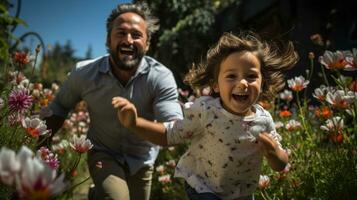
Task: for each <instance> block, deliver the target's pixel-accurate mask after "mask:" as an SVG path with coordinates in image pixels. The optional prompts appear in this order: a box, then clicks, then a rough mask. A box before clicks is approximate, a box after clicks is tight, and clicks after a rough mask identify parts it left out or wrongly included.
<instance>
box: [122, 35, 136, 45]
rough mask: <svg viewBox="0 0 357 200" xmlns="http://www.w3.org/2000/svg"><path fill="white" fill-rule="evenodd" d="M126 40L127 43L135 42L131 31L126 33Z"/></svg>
mask: <svg viewBox="0 0 357 200" xmlns="http://www.w3.org/2000/svg"><path fill="white" fill-rule="evenodd" d="M124 42H125V44H133V42H134V40H133V37H131V34H130V33H128V34H126V35H125V38H124Z"/></svg>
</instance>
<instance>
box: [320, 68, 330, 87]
mask: <svg viewBox="0 0 357 200" xmlns="http://www.w3.org/2000/svg"><path fill="white" fill-rule="evenodd" d="M321 71H322V75H323V78H324V80H325V83H326V85H327V86H328V87H329V86H330V84H329V82H328V80H327V77H326V73H325V68H324V66H323V65H322V64H321Z"/></svg>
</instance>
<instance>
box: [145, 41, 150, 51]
mask: <svg viewBox="0 0 357 200" xmlns="http://www.w3.org/2000/svg"><path fill="white" fill-rule="evenodd" d="M149 49H150V42H149V41H148V42H146V47H145V53H146V52H148V51H149Z"/></svg>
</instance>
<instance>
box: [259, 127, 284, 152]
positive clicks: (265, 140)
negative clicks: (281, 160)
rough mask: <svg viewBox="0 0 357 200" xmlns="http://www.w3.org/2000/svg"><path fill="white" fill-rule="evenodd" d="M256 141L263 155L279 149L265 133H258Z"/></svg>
mask: <svg viewBox="0 0 357 200" xmlns="http://www.w3.org/2000/svg"><path fill="white" fill-rule="evenodd" d="M257 140H258V144H259V146H260V149H261V150H262V151H263V153H264V155H268V154H272V153H275V152H276V151H277V149H278V148H279V146H278V143H277V142H276V141H275V140H274V139H273V138H271V137H270V136H269V134H268V133H266V132H264V133H260V134H259V136H258V137H257Z"/></svg>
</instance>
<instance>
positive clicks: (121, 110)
mask: <svg viewBox="0 0 357 200" xmlns="http://www.w3.org/2000/svg"><path fill="white" fill-rule="evenodd" d="M112 104H113V106H114V108H116V109H117V110H118V111H117V115H118V119H119V121H120V123H121V124H122V125H123V126H124V127H126V128H128V129H129V130H131V131H132V132H134V133H135V134H137V135H138V136H140V137H141V138H143V139H144V140H148V141H150V142H152V143H154V144H158V145H161V146H166V145H167V137H166V128H165V126H164V125H163V124H162V123H155V122H152V121H149V120H146V119H144V118H141V117H138V116H137V111H136V108H135V106H134V104H132V103H130V102H129V101H128V100H127V99H124V98H122V97H114V98H113V100H112Z"/></svg>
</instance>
